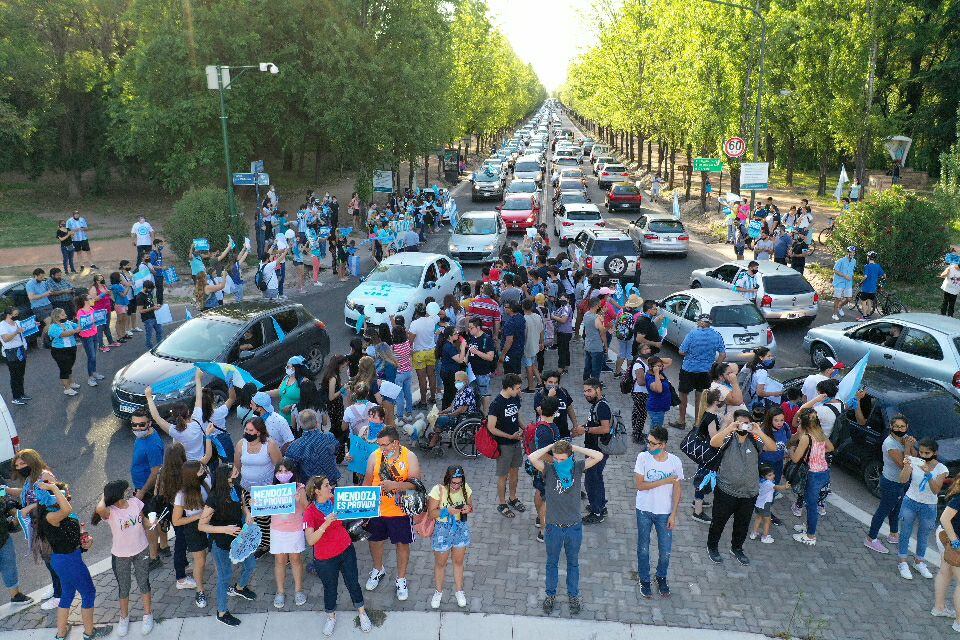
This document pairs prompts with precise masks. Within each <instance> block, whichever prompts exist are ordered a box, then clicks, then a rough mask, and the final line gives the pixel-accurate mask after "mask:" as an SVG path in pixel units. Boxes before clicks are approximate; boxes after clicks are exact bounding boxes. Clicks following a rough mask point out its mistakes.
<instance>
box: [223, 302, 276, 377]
mask: <svg viewBox="0 0 960 640" xmlns="http://www.w3.org/2000/svg"><path fill="white" fill-rule="evenodd" d="M276 337H277V333H276V331H275V330H274V328H273V323H272V322H270V321H269V318H261V319H259V320H256V321H254V322H252V323H250V325H248V326H247V327H245V328H244V329H243V330H242V331H240V332H239V336H238V339H237V342H236V344H234V346H233V349H232V350H231V351H230V354H229V355H228V356H227V361H228V362H230V363H232V364H236V365H238V366H240V367H242V368H244V369H246V370H247V371H249V372H250V373H251V374H252V375H253V377H254V378H256V379H258V380H259V381H260V382H263V383H264V384H268V383H269V382H272V381H273V380H274V377H277V378H279V374H278V373H277V371H276V370H275V368H274V365H273V364H271V363H272V361H273V360H275V359H276V357H277V356H276V351H277V347H278V346H279V345H278V344H277V339H276ZM242 347H243V348H242Z"/></svg>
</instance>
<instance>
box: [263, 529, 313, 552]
mask: <svg viewBox="0 0 960 640" xmlns="http://www.w3.org/2000/svg"><path fill="white" fill-rule="evenodd" d="M306 548H307V540H306V538H305V537H304V535H303V530H302V529H301V530H300V531H277V530H276V529H273V528H271V529H270V553H272V554H273V555H276V554H278V553H303V550H304V549H306Z"/></svg>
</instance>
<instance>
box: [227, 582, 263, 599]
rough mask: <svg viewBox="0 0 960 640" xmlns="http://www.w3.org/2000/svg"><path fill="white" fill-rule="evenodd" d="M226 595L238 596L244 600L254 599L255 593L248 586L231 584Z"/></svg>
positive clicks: (255, 597)
mask: <svg viewBox="0 0 960 640" xmlns="http://www.w3.org/2000/svg"><path fill="white" fill-rule="evenodd" d="M227 595H230V596H238V597H240V598H243V599H244V600H256V599H257V594H255V593H254V592H253V591H251V590H250V588H249V587H241V586H238V585H233V586H232V587H230V588H229V589H227Z"/></svg>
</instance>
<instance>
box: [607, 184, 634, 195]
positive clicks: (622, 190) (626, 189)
mask: <svg viewBox="0 0 960 640" xmlns="http://www.w3.org/2000/svg"><path fill="white" fill-rule="evenodd" d="M613 193H614V194H615V195H618V196H635V195H637V194H638V193H640V189H637V188H636V187H635V186H633V185H617V186H616V187H614V188H613Z"/></svg>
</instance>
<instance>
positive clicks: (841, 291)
mask: <svg viewBox="0 0 960 640" xmlns="http://www.w3.org/2000/svg"><path fill="white" fill-rule="evenodd" d="M833 297H834V298H852V297H853V287H834V288H833Z"/></svg>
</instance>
